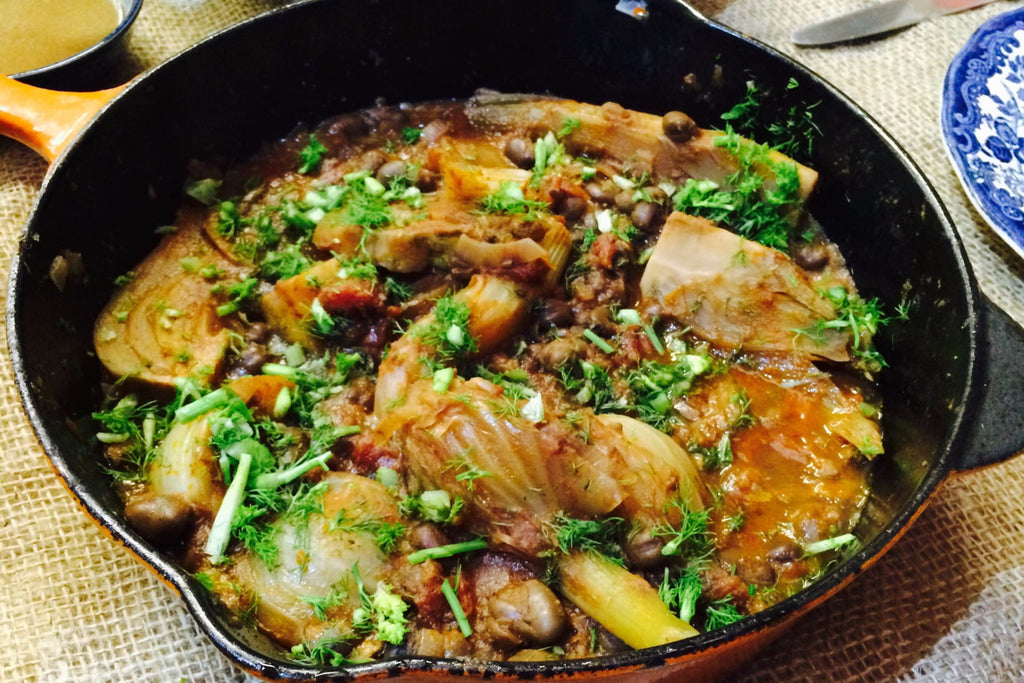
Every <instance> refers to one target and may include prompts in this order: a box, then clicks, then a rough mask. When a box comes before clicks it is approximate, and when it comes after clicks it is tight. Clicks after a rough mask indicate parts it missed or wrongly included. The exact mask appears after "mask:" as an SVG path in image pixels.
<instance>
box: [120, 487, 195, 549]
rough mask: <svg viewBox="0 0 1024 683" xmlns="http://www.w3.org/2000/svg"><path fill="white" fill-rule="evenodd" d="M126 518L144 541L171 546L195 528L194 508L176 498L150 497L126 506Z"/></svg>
mask: <svg viewBox="0 0 1024 683" xmlns="http://www.w3.org/2000/svg"><path fill="white" fill-rule="evenodd" d="M124 516H125V517H126V518H127V519H128V523H129V524H131V525H132V528H134V529H135V530H136V531H138V532H139V533H140V534H141V535H142V536H143V538H145V539H146V540H149V541H152V542H153V543H156V544H158V545H170V544H171V543H174V542H175V541H177V540H178V539H179V538H181V536H182V534H184V532H185V531H186V530H187V529H188V528H189V527H191V526H192V519H193V517H192V508H191V507H190V506H189V504H188V503H186V502H185V501H183V500H182V499H181V498H178V497H177V496H173V495H160V494H146V495H143V496H139V497H138V498H133V499H132V500H131V501H129V502H128V504H127V505H125V508H124Z"/></svg>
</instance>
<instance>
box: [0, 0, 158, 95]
mask: <svg viewBox="0 0 1024 683" xmlns="http://www.w3.org/2000/svg"><path fill="white" fill-rule="evenodd" d="M114 2H115V4H116V6H117V8H118V11H119V12H120V15H121V20H120V21H119V22H118V24H117V26H116V27H114V30H113V31H111V32H110V33H108V34H107V35H105V36H103V38H101V39H100V40H98V41H97V42H96V43H94V44H93V45H90V46H89V47H87V48H85V49H84V50H82V51H81V52H76V53H75V54H73V55H70V56H68V57H66V58H64V59H62V60H60V61H59V62H54V63H53V64H47V65H45V66H41V67H38V68H36V69H31V70H29V71H22V72H20V73H16V74H12V75H11V78H13V79H15V80H17V81H21V82H22V83H28V84H29V85H34V86H37V87H40V88H51V89H55V90H96V89H99V88H109V87H112V86H114V85H118V84H119V83H123V82H124V80H125V79H126V78H127V77H129V76H130V75H131V74H129V73H126V71H125V70H126V68H127V66H126V65H125V64H124V61H125V55H126V52H127V51H126V48H127V44H128V34H129V33H130V31H131V27H132V24H134V23H135V18H136V17H138V15H139V10H141V9H142V0H114Z"/></svg>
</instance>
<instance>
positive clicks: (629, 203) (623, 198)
mask: <svg viewBox="0 0 1024 683" xmlns="http://www.w3.org/2000/svg"><path fill="white" fill-rule="evenodd" d="M634 206H636V202H634V201H633V190H623V191H622V192H619V193H618V194H617V195H615V208H616V209H618V210H619V211H621V212H622V213H629V212H630V211H632V210H633V207H634Z"/></svg>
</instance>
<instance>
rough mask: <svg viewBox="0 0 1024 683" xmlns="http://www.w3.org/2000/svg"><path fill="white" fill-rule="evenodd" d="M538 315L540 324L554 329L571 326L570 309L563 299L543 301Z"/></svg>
mask: <svg viewBox="0 0 1024 683" xmlns="http://www.w3.org/2000/svg"><path fill="white" fill-rule="evenodd" d="M538 313H539V317H540V319H541V321H542V322H545V323H547V324H549V325H552V326H554V327H568V326H569V325H571V324H572V308H571V307H570V306H569V302H568V301H566V300H565V299H544V300H543V302H542V303H541V306H540V311H539V312H538Z"/></svg>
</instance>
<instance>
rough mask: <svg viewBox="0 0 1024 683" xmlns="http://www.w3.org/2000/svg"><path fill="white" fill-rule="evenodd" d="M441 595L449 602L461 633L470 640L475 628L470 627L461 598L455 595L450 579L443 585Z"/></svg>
mask: <svg viewBox="0 0 1024 683" xmlns="http://www.w3.org/2000/svg"><path fill="white" fill-rule="evenodd" d="M441 593H442V594H444V599H445V600H447V601H448V606H449V607H451V609H452V614H454V615H455V623H457V624H458V625H459V631H461V632H462V635H463V636H464V637H466V638H469V637H470V636H471V635H473V627H472V626H470V625H469V619H467V618H466V613H465V611H463V609H462V604H461V603H459V596H458V595H456V594H455V590H454V589H453V588H452V586H451V584H450V583H448V579H445V580H444V581H443V582H442V583H441Z"/></svg>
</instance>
